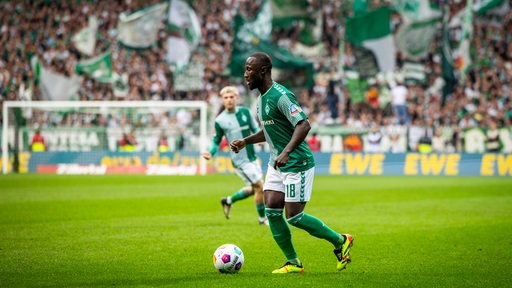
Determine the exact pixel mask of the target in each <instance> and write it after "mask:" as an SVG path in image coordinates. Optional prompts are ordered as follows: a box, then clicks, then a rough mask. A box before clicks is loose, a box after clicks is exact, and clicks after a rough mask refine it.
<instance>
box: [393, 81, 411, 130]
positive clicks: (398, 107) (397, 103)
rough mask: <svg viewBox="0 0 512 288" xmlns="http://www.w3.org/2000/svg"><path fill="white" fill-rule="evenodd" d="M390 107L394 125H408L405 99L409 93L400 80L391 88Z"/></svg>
mask: <svg viewBox="0 0 512 288" xmlns="http://www.w3.org/2000/svg"><path fill="white" fill-rule="evenodd" d="M390 93H391V105H392V107H393V113H394V116H395V121H394V124H400V125H408V124H409V115H408V112H407V97H408V94H409V92H408V91H407V87H406V86H405V85H404V83H403V81H402V80H401V79H397V80H396V84H395V85H394V86H392V88H391V92H390Z"/></svg>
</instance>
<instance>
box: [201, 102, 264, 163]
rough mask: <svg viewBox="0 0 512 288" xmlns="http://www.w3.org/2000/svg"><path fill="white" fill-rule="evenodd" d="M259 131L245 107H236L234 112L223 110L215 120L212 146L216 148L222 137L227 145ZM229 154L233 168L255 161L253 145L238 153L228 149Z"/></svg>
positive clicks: (254, 120)
mask: <svg viewBox="0 0 512 288" xmlns="http://www.w3.org/2000/svg"><path fill="white" fill-rule="evenodd" d="M259 130H260V128H259V126H258V123H257V122H256V119H255V118H254V117H253V116H252V114H251V112H250V111H249V109H247V108H246V107H236V112H228V111H227V110H224V111H222V112H221V113H220V114H219V115H218V116H217V117H216V118H215V136H214V137H213V144H214V146H217V147H218V145H219V144H220V142H221V140H222V136H226V138H227V139H228V143H231V141H233V140H236V139H242V138H244V137H247V136H249V135H251V134H253V133H256V132H258V131H259ZM210 152H216V151H210ZM229 153H230V156H231V161H232V162H233V166H234V167H235V168H236V167H240V166H241V165H242V164H244V163H248V162H252V161H255V160H256V153H254V146H253V145H247V147H245V149H242V151H240V152H238V153H235V152H233V151H231V149H230V150H229ZM212 154H215V153H212Z"/></svg>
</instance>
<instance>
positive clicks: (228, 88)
mask: <svg viewBox="0 0 512 288" xmlns="http://www.w3.org/2000/svg"><path fill="white" fill-rule="evenodd" d="M226 93H233V94H235V95H236V96H237V97H238V88H236V87H235V86H226V87H224V88H222V89H221V90H220V92H219V95H220V96H222V95H224V94H226Z"/></svg>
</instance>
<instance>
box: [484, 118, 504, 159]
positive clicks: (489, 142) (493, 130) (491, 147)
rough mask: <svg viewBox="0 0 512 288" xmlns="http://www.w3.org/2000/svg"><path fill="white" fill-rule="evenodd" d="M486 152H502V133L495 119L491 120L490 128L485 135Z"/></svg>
mask: <svg viewBox="0 0 512 288" xmlns="http://www.w3.org/2000/svg"><path fill="white" fill-rule="evenodd" d="M485 150H486V151H487V152H500V150H501V142H500V131H499V130H498V125H497V124H496V121H495V120H493V119H491V120H489V128H488V129H487V131H486V133H485Z"/></svg>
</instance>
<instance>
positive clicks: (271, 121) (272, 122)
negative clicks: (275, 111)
mask: <svg viewBox="0 0 512 288" xmlns="http://www.w3.org/2000/svg"><path fill="white" fill-rule="evenodd" d="M261 123H263V125H265V126H268V125H274V120H264V121H262V122H261Z"/></svg>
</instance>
